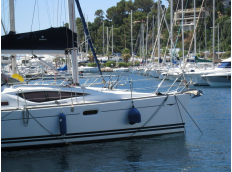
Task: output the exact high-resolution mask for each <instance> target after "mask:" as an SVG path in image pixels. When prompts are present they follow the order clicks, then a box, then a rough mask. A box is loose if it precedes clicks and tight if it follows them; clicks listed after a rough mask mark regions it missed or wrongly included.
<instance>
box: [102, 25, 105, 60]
mask: <svg viewBox="0 0 232 172" xmlns="http://www.w3.org/2000/svg"><path fill="white" fill-rule="evenodd" d="M102 35H103V42H102V43H103V51H102V55H103V56H104V55H105V46H104V44H105V40H104V21H103V33H102Z"/></svg>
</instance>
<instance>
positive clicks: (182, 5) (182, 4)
mask: <svg viewBox="0 0 232 172" xmlns="http://www.w3.org/2000/svg"><path fill="white" fill-rule="evenodd" d="M181 2H182V3H181V7H182V22H181V23H182V28H181V30H182V54H183V61H185V57H184V27H183V26H184V11H183V10H184V2H183V0H182V1H181Z"/></svg>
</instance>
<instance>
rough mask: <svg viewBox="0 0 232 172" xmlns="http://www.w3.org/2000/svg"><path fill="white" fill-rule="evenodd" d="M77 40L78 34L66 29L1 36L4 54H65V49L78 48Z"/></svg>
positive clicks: (50, 29)
mask: <svg viewBox="0 0 232 172" xmlns="http://www.w3.org/2000/svg"><path fill="white" fill-rule="evenodd" d="M72 36H73V38H74V44H73V43H72ZM76 40H77V34H76V33H72V31H71V30H70V29H68V28H66V27H58V28H49V29H46V30H40V31H35V32H27V33H19V34H8V35H4V36H1V41H2V42H1V51H2V54H42V53H43V54H65V49H67V48H73V45H74V47H77V41H76Z"/></svg>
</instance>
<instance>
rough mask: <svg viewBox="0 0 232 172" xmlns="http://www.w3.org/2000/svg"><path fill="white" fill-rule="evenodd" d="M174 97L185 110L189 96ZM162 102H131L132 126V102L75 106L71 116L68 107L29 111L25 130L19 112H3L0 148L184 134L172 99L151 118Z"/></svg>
mask: <svg viewBox="0 0 232 172" xmlns="http://www.w3.org/2000/svg"><path fill="white" fill-rule="evenodd" d="M177 97H178V99H179V100H180V101H181V102H182V104H183V106H184V107H185V109H187V106H188V101H189V98H190V95H189V94H181V95H178V94H177ZM165 98H166V96H154V97H147V98H137V99H134V105H135V107H136V108H137V109H138V111H139V112H140V114H141V123H136V124H134V125H130V124H129V122H128V112H129V110H130V109H131V106H132V101H131V100H121V101H112V102H99V103H89V104H86V103H85V104H84V103H83V104H77V103H76V104H74V111H73V112H71V106H70V104H69V105H63V106H62V107H60V106H56V105H53V106H52V107H49V106H48V107H46V106H45V107H42V106H40V107H39V106H38V107H29V108H28V111H29V113H30V114H29V120H28V125H27V126H24V123H23V121H25V120H26V119H23V118H22V114H23V110H22V109H16V110H14V111H12V109H8V110H7V109H5V110H2V111H1V117H2V121H1V126H2V128H1V129H2V135H1V138H2V141H1V142H2V145H1V146H2V148H12V147H24V146H36V145H54V144H65V143H71V142H86V141H97V140H108V139H118V138H131V137H137V136H148V135H157V134H165V133H175V132H184V124H185V116H186V112H185V110H184V108H183V107H182V105H180V103H179V102H178V104H177V102H176V99H175V97H174V96H173V95H170V96H169V97H168V99H167V101H166V103H165V106H162V108H161V109H160V110H159V111H158V112H157V114H155V115H154V113H155V112H156V110H157V109H158V108H159V107H160V105H161V103H162V102H163V101H164V99H165ZM106 104H107V105H106ZM54 106H55V107H54ZM178 107H179V108H178ZM179 109H180V112H179ZM86 110H97V111H98V113H97V114H93V115H83V112H84V111H86ZM24 112H25V111H24ZM61 112H63V113H64V114H65V115H66V124H67V134H66V135H65V136H61V134H60V128H59V114H60V113H61ZM153 115H154V116H153ZM152 116H153V117H152Z"/></svg>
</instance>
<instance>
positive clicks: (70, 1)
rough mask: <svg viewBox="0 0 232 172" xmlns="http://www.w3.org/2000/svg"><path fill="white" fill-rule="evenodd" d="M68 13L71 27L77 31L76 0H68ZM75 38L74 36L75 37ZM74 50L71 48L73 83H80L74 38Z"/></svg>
mask: <svg viewBox="0 0 232 172" xmlns="http://www.w3.org/2000/svg"><path fill="white" fill-rule="evenodd" d="M68 13H69V29H70V30H71V31H72V32H73V33H75V32H76V24H75V23H76V22H75V4H74V0H68ZM73 39H74V38H73ZM72 43H73V50H71V58H72V79H73V84H76V85H79V75H78V61H77V52H76V50H75V48H74V40H72Z"/></svg>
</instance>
